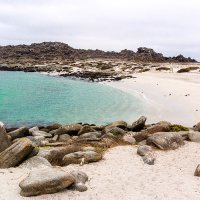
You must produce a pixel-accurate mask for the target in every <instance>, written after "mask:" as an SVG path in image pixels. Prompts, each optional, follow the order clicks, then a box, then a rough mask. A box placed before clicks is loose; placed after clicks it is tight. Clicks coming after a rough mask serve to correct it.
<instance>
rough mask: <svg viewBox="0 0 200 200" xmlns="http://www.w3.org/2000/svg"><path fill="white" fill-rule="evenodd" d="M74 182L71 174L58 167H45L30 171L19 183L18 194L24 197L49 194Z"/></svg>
mask: <svg viewBox="0 0 200 200" xmlns="http://www.w3.org/2000/svg"><path fill="white" fill-rule="evenodd" d="M74 182H75V178H74V176H73V175H71V174H69V173H66V172H65V171H64V170H62V169H60V168H48V169H47V168H45V169H42V170H41V169H40V170H35V171H31V172H30V174H29V175H28V176H27V177H26V178H25V179H24V180H22V181H21V182H20V183H19V187H20V188H21V192H20V194H21V195H22V196H25V197H30V196H37V195H42V194H51V193H56V192H59V191H61V190H63V189H65V188H67V187H69V186H70V185H72V184H73V183H74Z"/></svg>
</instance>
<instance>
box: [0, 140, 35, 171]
mask: <svg viewBox="0 0 200 200" xmlns="http://www.w3.org/2000/svg"><path fill="white" fill-rule="evenodd" d="M33 149H34V147H33V145H32V142H31V140H29V139H27V138H21V139H19V140H18V141H17V142H15V143H14V144H12V145H11V146H10V147H8V148H7V149H6V150H4V151H3V152H1V153H0V168H9V167H15V166H17V165H19V164H20V163H21V162H22V161H24V159H25V158H26V157H28V155H29V154H30V153H31V152H32V151H33Z"/></svg>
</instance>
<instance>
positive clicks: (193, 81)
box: [105, 72, 200, 127]
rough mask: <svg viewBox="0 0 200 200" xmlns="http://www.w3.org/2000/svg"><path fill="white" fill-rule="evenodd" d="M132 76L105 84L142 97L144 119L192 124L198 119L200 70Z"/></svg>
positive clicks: (199, 110)
mask: <svg viewBox="0 0 200 200" xmlns="http://www.w3.org/2000/svg"><path fill="white" fill-rule="evenodd" d="M134 76H135V77H136V78H135V79H126V80H122V81H119V82H108V83H105V84H107V85H110V86H112V87H116V88H118V89H121V90H123V91H125V92H128V93H130V94H135V95H138V96H139V97H140V98H142V99H143V100H144V101H145V105H146V109H145V112H144V113H143V114H144V115H146V116H147V118H148V122H150V123H154V122H157V121H163V120H165V121H170V122H172V123H178V124H183V125H186V126H191V127H192V126H193V125H194V124H196V122H197V121H199V120H200V73H198V72H197V73H181V74H179V73H170V72H168V73H167V72H145V73H140V74H138V73H137V74H134ZM133 120H134V119H133Z"/></svg>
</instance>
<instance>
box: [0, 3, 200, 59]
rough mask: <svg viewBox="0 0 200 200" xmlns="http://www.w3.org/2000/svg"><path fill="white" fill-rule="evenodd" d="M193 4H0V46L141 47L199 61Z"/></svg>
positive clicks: (199, 33) (198, 15) (199, 30)
mask: <svg viewBox="0 0 200 200" xmlns="http://www.w3.org/2000/svg"><path fill="white" fill-rule="evenodd" d="M199 21H200V1H199V0H0V45H7V44H22V43H23V44H30V43H33V42H43V41H60V42H65V43H68V44H69V45H70V46H72V47H74V48H85V49H97V48H98V49H103V50H116V51H119V50H121V49H125V48H127V49H132V50H134V51H136V49H137V47H140V46H146V47H151V48H154V49H155V50H156V51H158V52H162V53H163V54H164V55H166V56H173V55H178V54H183V55H185V56H191V57H194V58H196V59H198V60H200V22H199Z"/></svg>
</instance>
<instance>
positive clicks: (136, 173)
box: [0, 142, 200, 200]
mask: <svg viewBox="0 0 200 200" xmlns="http://www.w3.org/2000/svg"><path fill="white" fill-rule="evenodd" d="M136 150H137V148H136V147H134V146H118V147H115V148H113V149H110V150H109V151H108V152H107V153H106V154H105V156H104V160H102V161H100V162H98V163H93V164H89V165H84V166H79V165H70V166H68V167H64V169H65V170H66V171H71V170H74V169H79V170H82V171H84V172H86V173H87V174H88V176H89V182H88V183H87V186H88V190H87V191H86V192H83V193H80V192H77V191H68V190H65V191H62V192H59V193H56V194H48V195H42V196H38V197H28V198H25V197H24V198H23V197H21V196H20V195H19V192H20V188H19V187H18V184H19V182H20V181H21V180H22V179H23V178H24V177H26V175H27V173H28V171H27V170H22V169H19V168H17V169H13V168H12V169H5V170H2V169H1V170H0V183H1V187H0V188H1V189H0V200H22V199H31V200H64V199H73V200H80V199H82V200H86V199H87V200H92V199H94V200H106V199H107V200H113V199H115V200H122V199H123V200H141V199H142V200H156V199H158V200H171V199H175V200H179V199H181V200H188V199H191V200H199V199H200V178H199V177H195V176H194V175H193V174H194V171H195V168H196V166H197V165H198V164H199V163H200V154H199V152H200V144H198V143H192V142H191V143H186V145H185V146H183V147H181V148H179V149H177V150H174V151H167V152H163V151H157V152H156V153H155V155H156V163H155V165H153V166H149V165H146V164H144V163H143V161H142V159H141V157H140V156H138V155H137V154H136Z"/></svg>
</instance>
